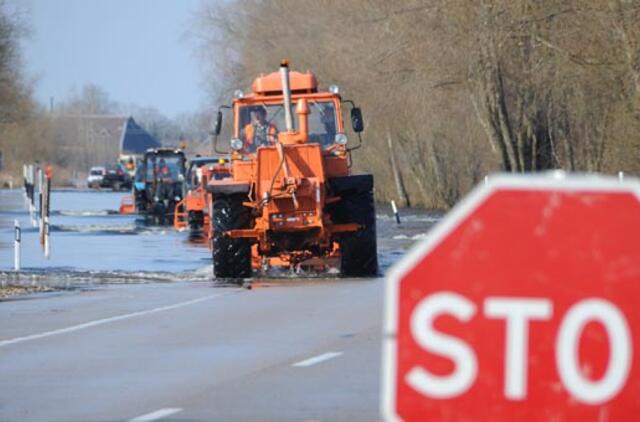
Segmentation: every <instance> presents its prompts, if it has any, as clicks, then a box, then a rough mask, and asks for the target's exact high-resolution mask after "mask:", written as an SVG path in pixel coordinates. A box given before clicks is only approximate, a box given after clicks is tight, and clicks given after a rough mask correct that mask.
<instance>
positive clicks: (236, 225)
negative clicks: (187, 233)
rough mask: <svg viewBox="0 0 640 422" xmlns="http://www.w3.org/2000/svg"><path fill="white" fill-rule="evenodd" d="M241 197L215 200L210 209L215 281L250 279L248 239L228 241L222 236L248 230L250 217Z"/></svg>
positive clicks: (249, 246)
mask: <svg viewBox="0 0 640 422" xmlns="http://www.w3.org/2000/svg"><path fill="white" fill-rule="evenodd" d="M245 198H246V196H244V195H232V196H226V197H217V198H215V200H214V201H213V206H212V223H213V230H214V233H213V274H214V275H215V276H216V278H232V279H241V278H247V277H251V244H250V243H249V240H248V239H243V238H232V237H229V236H227V235H226V233H225V232H228V231H229V230H236V229H246V228H249V225H250V222H251V215H250V213H249V209H248V208H247V207H245V206H244V205H242V202H243V201H244V200H245Z"/></svg>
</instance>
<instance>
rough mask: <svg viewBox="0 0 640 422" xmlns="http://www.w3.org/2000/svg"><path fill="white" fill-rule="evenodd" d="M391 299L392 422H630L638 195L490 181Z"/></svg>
mask: <svg viewBox="0 0 640 422" xmlns="http://www.w3.org/2000/svg"><path fill="white" fill-rule="evenodd" d="M385 301H386V303H385V307H386V310H385V328H384V329H385V338H384V369H383V383H382V384H383V391H382V412H383V415H384V417H385V419H387V420H405V421H414V420H415V421H418V420H419V421H422V420H443V419H444V420H496V419H499V420H517V421H529V420H531V421H533V420H550V419H559V420H568V419H570V420H634V419H635V418H637V415H638V414H640V400H638V392H640V359H639V358H638V357H639V356H640V306H639V305H640V302H639V301H640V183H638V182H637V181H631V180H630V179H627V180H625V181H624V182H623V183H621V182H620V181H619V180H618V179H617V178H614V177H612V178H601V177H588V176H581V177H566V178H557V177H555V178H554V177H548V176H511V177H510V176H498V177H492V178H490V179H489V180H488V181H487V183H485V184H483V185H482V186H480V187H478V188H477V189H476V190H475V191H473V192H472V193H471V194H470V195H469V196H468V197H467V198H465V199H464V200H463V201H462V202H461V203H460V204H459V205H458V206H456V208H454V209H453V210H452V211H451V212H450V213H449V214H447V216H445V218H444V219H443V220H442V221H441V222H440V223H439V224H438V225H437V226H436V227H434V228H433V229H432V232H431V233H430V234H429V236H428V237H427V238H426V239H425V240H424V241H422V242H421V243H419V244H418V245H416V246H415V247H414V249H413V250H412V251H411V252H410V253H409V254H408V255H407V256H406V257H405V258H404V259H403V260H402V261H401V262H400V263H399V264H398V265H396V266H395V267H394V268H393V269H392V271H391V273H390V275H389V277H388V279H387V288H386V298H385Z"/></svg>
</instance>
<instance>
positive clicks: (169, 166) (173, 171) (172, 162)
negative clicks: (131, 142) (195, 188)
mask: <svg viewBox="0 0 640 422" xmlns="http://www.w3.org/2000/svg"><path fill="white" fill-rule="evenodd" d="M181 172H182V157H180V156H169V157H164V156H160V157H156V156H155V155H151V156H148V157H147V181H151V180H153V179H154V174H155V175H157V177H158V178H162V179H163V180H171V181H174V182H175V181H178V176H179V175H180V173H181Z"/></svg>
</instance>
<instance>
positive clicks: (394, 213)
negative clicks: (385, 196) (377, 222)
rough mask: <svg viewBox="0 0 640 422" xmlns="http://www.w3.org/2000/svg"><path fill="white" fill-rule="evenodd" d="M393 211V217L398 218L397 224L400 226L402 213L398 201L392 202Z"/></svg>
mask: <svg viewBox="0 0 640 422" xmlns="http://www.w3.org/2000/svg"><path fill="white" fill-rule="evenodd" d="M391 209H392V210H393V216H394V217H395V218H396V224H400V213H399V212H398V207H396V201H394V200H393V199H392V200H391Z"/></svg>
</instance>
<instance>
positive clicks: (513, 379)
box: [484, 297, 552, 400]
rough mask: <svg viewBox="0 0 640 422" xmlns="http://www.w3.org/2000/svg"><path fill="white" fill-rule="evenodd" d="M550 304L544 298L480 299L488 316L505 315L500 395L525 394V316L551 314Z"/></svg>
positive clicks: (516, 397)
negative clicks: (505, 325) (505, 326)
mask: <svg viewBox="0 0 640 422" xmlns="http://www.w3.org/2000/svg"><path fill="white" fill-rule="evenodd" d="M551 313H552V305H551V301H550V300H547V299H533V298H532V299H515V298H510V297H490V298H487V299H486V300H485V302H484V314H485V315H486V316H487V317H489V318H504V319H506V324H507V330H506V331H507V332H506V335H505V353H504V355H505V362H504V378H505V381H504V395H505V397H507V398H509V399H511V400H522V399H524V398H525V397H526V395H527V361H528V359H527V357H528V356H529V346H528V345H529V320H536V319H537V320H545V319H549V318H551Z"/></svg>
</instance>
